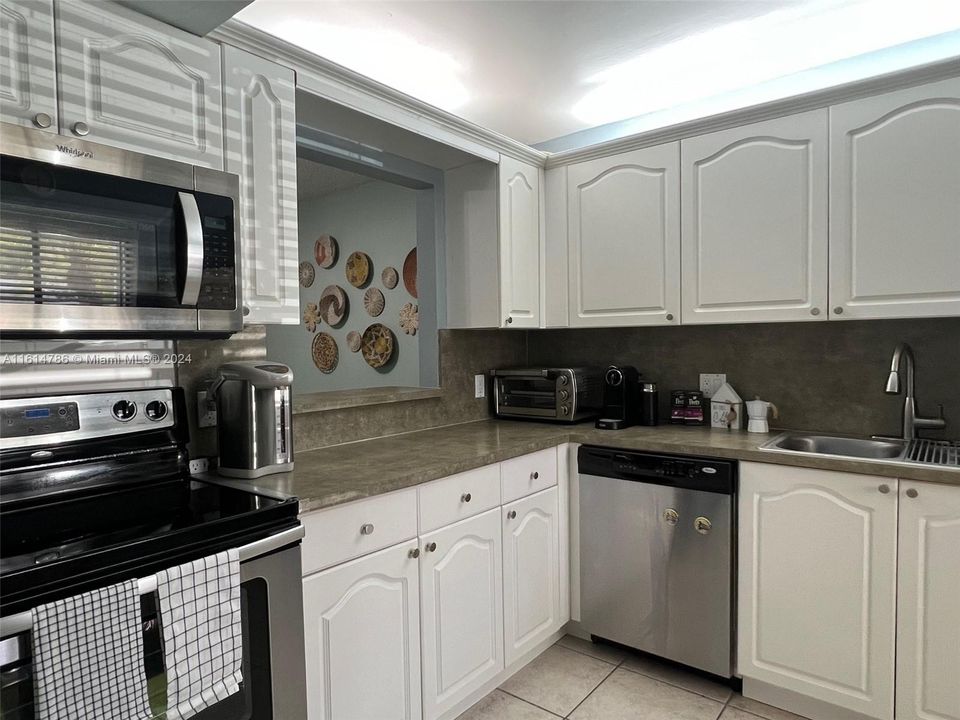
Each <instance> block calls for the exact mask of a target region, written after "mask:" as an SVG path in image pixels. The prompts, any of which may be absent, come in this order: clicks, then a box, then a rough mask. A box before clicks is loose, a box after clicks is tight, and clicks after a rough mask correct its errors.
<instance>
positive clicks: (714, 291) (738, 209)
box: [680, 110, 827, 324]
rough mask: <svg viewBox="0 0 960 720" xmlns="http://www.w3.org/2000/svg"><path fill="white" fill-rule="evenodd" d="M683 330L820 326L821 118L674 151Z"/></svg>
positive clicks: (733, 132) (819, 113) (823, 298)
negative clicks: (794, 323) (696, 326)
mask: <svg viewBox="0 0 960 720" xmlns="http://www.w3.org/2000/svg"><path fill="white" fill-rule="evenodd" d="M680 154H681V173H680V176H681V178H682V181H681V182H682V184H681V190H680V197H681V201H680V202H681V205H682V208H683V210H682V215H683V235H682V240H681V247H682V256H683V257H682V264H683V282H682V294H683V322H684V323H685V324H688V323H690V324H692V323H736V322H772V321H782V320H818V319H820V320H825V319H826V318H827V312H826V310H827V111H826V110H815V111H813V112H808V113H802V114H799V115H791V116H790V117H784V118H778V119H776V120H769V121H767V122H761V123H755V124H753V125H746V126H743V127H737V128H732V129H730V130H723V131H721V132H715V133H711V134H709V135H701V136H699V137H693V138H689V139H687V140H683V141H681V143H680Z"/></svg>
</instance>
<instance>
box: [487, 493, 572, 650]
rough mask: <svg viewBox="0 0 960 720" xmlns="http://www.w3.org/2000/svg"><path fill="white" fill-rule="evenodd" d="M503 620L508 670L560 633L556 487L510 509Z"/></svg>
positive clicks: (507, 510) (506, 519)
mask: <svg viewBox="0 0 960 720" xmlns="http://www.w3.org/2000/svg"><path fill="white" fill-rule="evenodd" d="M501 512H502V513H503V616H504V638H505V640H504V645H505V652H506V663H507V666H509V665H511V664H512V663H513V662H514V661H516V660H518V659H519V658H520V657H522V656H523V654H524V653H526V652H527V651H529V650H532V649H533V648H534V647H535V646H536V645H537V644H538V643H540V642H541V641H543V640H545V639H546V638H547V637H549V635H550V633H552V632H554V631H556V630H558V629H559V628H560V625H561V623H560V565H559V550H560V529H559V507H558V503H557V488H555V487H553V488H550V489H549V490H544V491H543V492H539V493H537V494H536V495H531V496H530V497H526V498H524V499H522V500H517V501H516V502H514V503H510V504H509V505H505V506H504V507H503V508H502V509H501Z"/></svg>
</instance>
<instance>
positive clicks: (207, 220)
mask: <svg viewBox="0 0 960 720" xmlns="http://www.w3.org/2000/svg"><path fill="white" fill-rule="evenodd" d="M203 225H204V227H207V228H210V229H211V230H226V229H227V220H226V218H218V217H210V216H209V215H205V216H204V218H203Z"/></svg>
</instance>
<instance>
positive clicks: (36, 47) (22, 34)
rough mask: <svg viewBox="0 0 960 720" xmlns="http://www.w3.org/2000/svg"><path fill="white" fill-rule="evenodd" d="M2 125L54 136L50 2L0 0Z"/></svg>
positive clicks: (55, 123) (53, 82)
mask: <svg viewBox="0 0 960 720" xmlns="http://www.w3.org/2000/svg"><path fill="white" fill-rule="evenodd" d="M0 37H2V38H3V42H2V43H0V120H2V121H3V122H8V123H16V124H17V125H26V126H27V127H35V128H40V129H43V130H46V131H48V132H51V133H55V132H57V77H56V53H55V51H54V47H53V0H0Z"/></svg>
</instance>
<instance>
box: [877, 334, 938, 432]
mask: <svg viewBox="0 0 960 720" xmlns="http://www.w3.org/2000/svg"><path fill="white" fill-rule="evenodd" d="M904 363H906V368H904V371H905V372H906V375H907V378H906V385H907V387H906V391H905V393H904V398H903V439H904V440H913V439H914V438H915V437H916V436H917V428H936V429H942V428H944V427H945V426H946V422H945V421H944V419H943V411H942V410H941V413H940V417H937V418H925V417H920V416H919V415H917V401H916V398H915V397H914V360H913V350H912V349H911V347H910V346H909V345H907V343H904V342H902V343H899V344H897V347H896V349H895V350H894V351H893V358H892V359H891V360H890V375H888V376H887V386H886V388H885V389H884V391H885V392H887V393H889V394H891V395H897V394H899V392H900V372H901V370H900V366H901V365H902V364H904Z"/></svg>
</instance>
